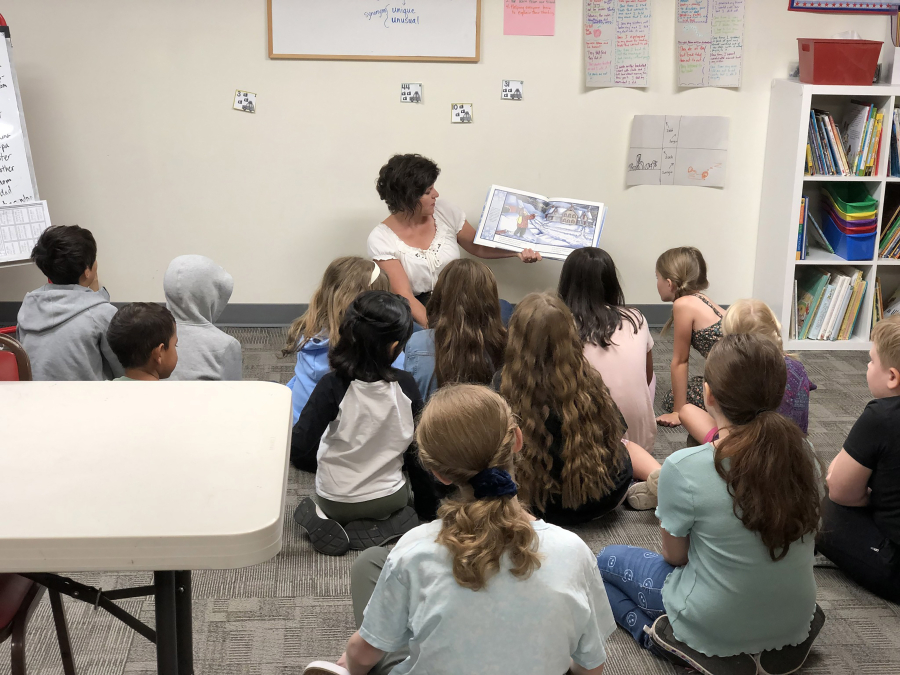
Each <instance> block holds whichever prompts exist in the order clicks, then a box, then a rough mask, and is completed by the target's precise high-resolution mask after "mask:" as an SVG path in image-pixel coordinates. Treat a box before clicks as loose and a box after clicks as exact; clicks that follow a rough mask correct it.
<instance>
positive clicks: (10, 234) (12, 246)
mask: <svg viewBox="0 0 900 675" xmlns="http://www.w3.org/2000/svg"><path fill="white" fill-rule="evenodd" d="M48 227H50V211H48V210H47V202H32V203H31V204H16V205H11V206H0V263H7V262H21V261H22V260H28V258H29V257H30V256H31V249H33V248H34V245H35V244H36V243H37V240H38V237H40V236H41V233H42V232H43V231H44V230H46V229H47V228H48Z"/></svg>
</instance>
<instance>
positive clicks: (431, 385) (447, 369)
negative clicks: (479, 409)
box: [403, 259, 506, 401]
mask: <svg viewBox="0 0 900 675" xmlns="http://www.w3.org/2000/svg"><path fill="white" fill-rule="evenodd" d="M426 310H427V312H428V325H429V328H427V329H425V330H421V331H419V332H418V333H413V336H412V337H411V338H410V339H409V342H408V343H407V345H406V363H405V364H404V365H403V368H404V370H406V371H407V372H409V373H411V374H412V376H413V377H414V378H416V384H417V385H418V386H419V393H420V394H422V398H423V399H424V400H426V401H427V400H428V399H429V398H430V397H431V395H432V394H433V393H434V392H435V391H437V388H438V387H442V386H444V385H445V384H448V383H466V384H490V383H491V381H492V380H493V379H494V373H496V372H497V370H499V369H500V367H501V366H502V365H503V350H504V349H505V348H506V328H504V326H503V321H502V320H501V318H500V296H499V295H497V281H496V279H494V275H493V273H492V272H491V270H490V268H489V267H488V266H487V265H485V264H484V263H481V262H478V261H477V260H469V259H463V260H453V261H452V262H450V263H448V264H447V266H446V267H445V268H444V269H442V270H441V273H440V275H439V276H438V279H437V282H436V283H435V285H434V292H433V293H432V295H431V299H430V300H429V301H428V307H426Z"/></svg>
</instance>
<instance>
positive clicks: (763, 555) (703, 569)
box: [597, 333, 825, 673]
mask: <svg viewBox="0 0 900 675" xmlns="http://www.w3.org/2000/svg"><path fill="white" fill-rule="evenodd" d="M705 377H706V382H705V384H704V392H705V398H706V407H707V409H708V410H709V412H710V414H711V415H712V416H713V418H714V420H715V422H716V424H717V426H718V427H719V438H718V439H717V440H715V441H713V442H712V443H706V444H704V445H701V446H698V447H693V448H685V449H684V450H679V451H678V452H676V453H674V454H672V455H670V456H669V457H668V459H666V461H665V463H664V464H663V467H662V472H661V473H660V476H659V507H658V508H657V510H656V517H657V518H659V520H660V527H661V531H660V532H661V538H662V541H661V544H662V546H661V548H662V555H660V554H659V553H655V552H652V551H646V550H644V549H641V548H635V547H631V546H607V547H606V548H604V549H603V550H602V551H600V553H599V554H598V555H597V565H598V566H599V568H600V571H601V573H602V575H603V580H604V582H605V583H606V590H607V593H608V594H609V598H610V601H611V602H612V604H613V606H614V607H615V608H616V609H615V612H616V621H617V622H618V623H619V625H621V626H622V627H623V628H625V629H626V630H628V631H629V632H630V633H631V634H632V636H633V637H634V638H635V640H637V641H638V642H639V643H640V644H641V645H642V646H644V647H646V648H648V649H655V648H656V647H657V646H662V647H663V650H664V651H665V652H667V653H669V654H677V655H678V656H679V657H681V658H682V659H683V660H684V661H686V662H687V665H689V666H691V667H693V668H694V669H695V670H698V671H700V672H703V673H708V672H760V673H793V672H795V671H796V670H799V669H800V667H801V666H802V665H803V662H804V661H805V659H806V656H807V655H808V653H809V650H810V647H811V646H812V643H813V640H815V638H816V635H817V634H818V631H819V629H821V627H822V624H823V623H824V620H825V618H824V615H823V614H822V611H821V610H820V609H819V608H818V607H817V606H816V582H815V578H814V577H813V558H814V555H815V554H814V546H815V534H816V530H817V529H818V527H819V503H820V500H821V498H822V495H823V493H824V490H823V487H824V486H823V481H822V473H821V471H820V468H819V464H818V460H817V459H816V457H815V455H814V454H813V452H812V450H811V448H810V447H809V446H808V445H807V443H806V442H805V440H804V439H803V434H802V433H801V431H800V428H799V427H798V426H797V425H796V424H795V423H794V422H793V421H791V420H789V419H787V418H786V417H784V416H783V415H781V414H780V413H778V412H777V409H778V406H779V405H780V404H781V401H782V398H783V396H784V387H785V382H786V381H787V369H786V367H785V363H784V355H783V354H782V352H781V350H780V349H779V348H778V346H777V345H776V344H775V343H774V342H773V341H772V340H771V339H768V338H766V337H764V336H762V335H757V334H746V333H740V334H734V335H726V336H725V337H723V338H722V339H721V340H720V341H719V342H718V344H716V346H715V347H713V349H712V351H711V352H710V354H709V356H708V357H707V359H706V371H705ZM650 624H652V628H651V627H650ZM645 627H646V628H648V629H649V633H648V632H647V631H645V630H644V628H645ZM675 635H677V636H678V637H677V638H676V637H675ZM726 662H727V663H726ZM754 666H755V667H756V669H754Z"/></svg>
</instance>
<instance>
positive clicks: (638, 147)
mask: <svg viewBox="0 0 900 675" xmlns="http://www.w3.org/2000/svg"><path fill="white" fill-rule="evenodd" d="M728 126H729V125H728V118H727V117H687V116H685V117H680V116H674V115H635V116H634V122H633V123H632V126H631V147H630V148H629V150H628V160H627V175H626V184H627V185H696V186H700V187H725V168H726V164H727V159H728Z"/></svg>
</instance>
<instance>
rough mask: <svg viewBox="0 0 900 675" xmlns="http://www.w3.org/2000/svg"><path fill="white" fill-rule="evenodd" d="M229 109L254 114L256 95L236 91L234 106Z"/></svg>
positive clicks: (249, 92)
mask: <svg viewBox="0 0 900 675" xmlns="http://www.w3.org/2000/svg"><path fill="white" fill-rule="evenodd" d="M231 107H232V108H234V109H235V110H240V111H242V112H248V113H255V112H256V94H254V93H253V92H252V91H242V90H240V89H237V90H236V91H235V92H234V104H233V105H232V106H231Z"/></svg>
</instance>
